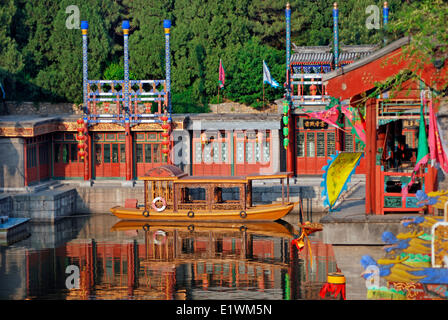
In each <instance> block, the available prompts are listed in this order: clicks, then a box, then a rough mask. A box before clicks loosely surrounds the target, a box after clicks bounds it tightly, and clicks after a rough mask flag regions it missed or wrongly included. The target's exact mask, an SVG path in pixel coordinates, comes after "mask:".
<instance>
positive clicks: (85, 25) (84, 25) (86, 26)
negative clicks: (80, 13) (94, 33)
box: [81, 21, 89, 30]
mask: <svg viewBox="0 0 448 320" xmlns="http://www.w3.org/2000/svg"><path fill="white" fill-rule="evenodd" d="M87 29H89V23H88V22H87V21H81V30H87Z"/></svg>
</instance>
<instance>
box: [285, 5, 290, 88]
mask: <svg viewBox="0 0 448 320" xmlns="http://www.w3.org/2000/svg"><path fill="white" fill-rule="evenodd" d="M285 17H286V85H287V87H288V89H290V86H289V60H290V58H291V5H290V4H289V2H288V3H287V4H286V10H285Z"/></svg>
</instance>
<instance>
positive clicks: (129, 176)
mask: <svg viewBox="0 0 448 320" xmlns="http://www.w3.org/2000/svg"><path fill="white" fill-rule="evenodd" d="M125 130H126V140H125V149H126V180H132V178H133V174H132V167H133V165H132V163H133V159H132V135H131V125H130V123H129V122H126V126H125Z"/></svg>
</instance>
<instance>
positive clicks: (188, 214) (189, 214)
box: [187, 210, 194, 218]
mask: <svg viewBox="0 0 448 320" xmlns="http://www.w3.org/2000/svg"><path fill="white" fill-rule="evenodd" d="M187 216H188V217H189V218H193V217H194V212H193V211H191V210H190V211H188V213H187Z"/></svg>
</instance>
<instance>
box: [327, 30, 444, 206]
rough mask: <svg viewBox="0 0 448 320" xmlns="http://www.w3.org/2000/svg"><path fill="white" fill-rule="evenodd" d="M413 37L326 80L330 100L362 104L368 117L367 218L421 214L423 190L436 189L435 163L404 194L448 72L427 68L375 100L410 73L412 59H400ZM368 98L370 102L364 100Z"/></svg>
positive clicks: (335, 72)
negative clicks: (381, 87) (381, 85)
mask: <svg viewBox="0 0 448 320" xmlns="http://www.w3.org/2000/svg"><path fill="white" fill-rule="evenodd" d="M410 41H411V39H410V38H407V37H406V38H402V39H399V40H397V41H394V42H392V43H390V44H389V45H387V46H385V47H384V48H382V49H379V50H377V51H376V52H375V53H373V54H371V55H369V56H367V57H364V58H362V59H360V60H358V61H357V62H355V63H353V64H351V65H348V66H346V67H344V68H343V69H342V68H341V69H338V70H334V71H332V72H330V73H327V74H325V75H324V76H323V78H322V80H323V81H324V83H325V84H326V89H327V92H328V94H329V95H331V96H333V97H337V98H339V99H341V100H342V101H346V102H347V104H349V105H352V106H354V105H361V106H363V107H364V108H365V112H366V117H365V120H366V137H367V138H366V139H367V141H366V149H365V158H366V170H367V171H366V213H367V214H370V213H372V214H384V213H387V212H417V211H421V210H423V209H422V208H420V207H418V205H417V203H416V202H417V201H418V199H417V198H416V197H415V192H416V191H417V190H422V191H424V192H425V193H428V192H431V191H433V190H436V188H437V170H436V169H435V168H434V167H432V166H431V165H430V164H429V163H428V164H425V165H424V166H423V167H422V168H421V169H420V170H419V171H418V172H417V174H416V176H415V177H416V181H415V183H414V184H413V185H412V186H411V188H410V189H409V195H408V196H406V197H404V199H403V195H402V192H401V191H402V188H403V187H404V186H405V185H407V184H408V183H409V181H410V178H411V176H412V172H413V169H414V167H415V165H416V158H417V147H418V143H419V141H418V130H419V128H418V126H419V125H420V120H419V119H420V114H421V112H423V117H424V119H426V127H428V126H429V121H428V120H429V111H430V110H429V109H430V108H433V111H434V112H437V111H438V108H439V103H438V102H437V101H436V100H435V99H434V97H435V96H437V92H438V91H439V90H440V88H441V87H442V85H443V81H444V80H443V79H445V78H446V72H447V70H448V67H447V66H446V65H445V66H443V65H442V66H436V65H434V64H432V63H431V64H426V65H424V67H423V69H422V70H421V71H417V74H416V75H417V79H415V78H409V80H406V79H404V80H405V81H403V83H402V84H401V86H400V87H399V89H397V90H391V89H389V88H388V89H385V90H383V91H382V92H381V93H380V94H378V95H376V96H375V97H370V98H369V93H371V92H372V91H373V90H374V89H375V88H376V86H377V85H376V84H377V83H385V82H386V81H387V80H389V79H391V78H392V77H394V76H396V75H398V74H399V73H400V72H403V71H404V70H412V68H411V67H410V63H412V59H400V58H402V57H403V55H405V53H404V52H403V50H404V48H405V47H406V46H407V45H408V44H409V43H410ZM363 97H367V98H363Z"/></svg>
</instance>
